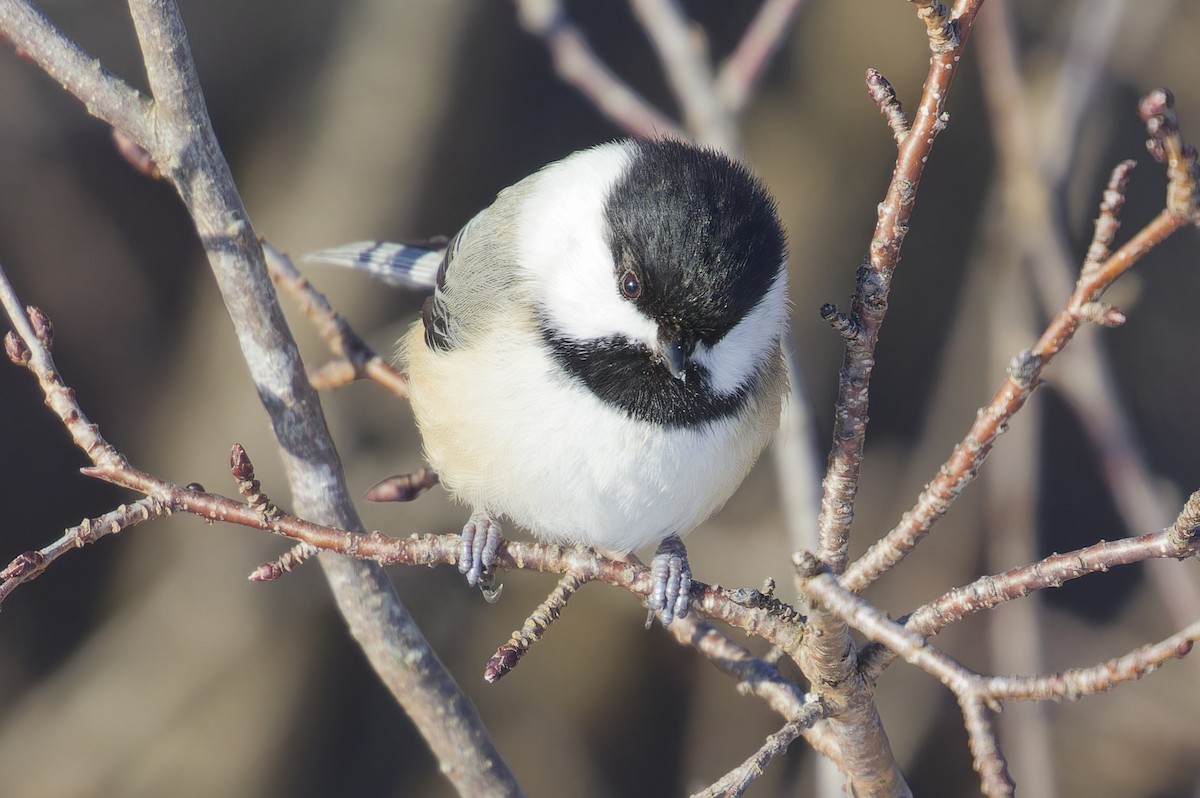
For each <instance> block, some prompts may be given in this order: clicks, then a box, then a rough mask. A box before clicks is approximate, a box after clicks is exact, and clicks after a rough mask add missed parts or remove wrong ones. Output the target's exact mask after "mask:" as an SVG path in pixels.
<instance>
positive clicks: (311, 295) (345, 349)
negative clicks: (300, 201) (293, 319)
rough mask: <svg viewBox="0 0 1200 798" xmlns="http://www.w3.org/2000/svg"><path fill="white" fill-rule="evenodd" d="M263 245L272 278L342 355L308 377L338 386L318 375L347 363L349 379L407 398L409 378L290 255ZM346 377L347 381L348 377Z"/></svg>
mask: <svg viewBox="0 0 1200 798" xmlns="http://www.w3.org/2000/svg"><path fill="white" fill-rule="evenodd" d="M262 246H263V253H264V255H265V256H266V263H267V270H268V271H269V273H270V275H271V280H272V281H273V282H274V283H275V284H276V285H278V286H279V287H281V288H283V289H284V290H285V291H287V292H288V294H290V295H291V297H292V298H293V299H294V300H295V301H296V304H297V305H299V307H300V311H301V312H302V313H304V315H305V316H307V317H308V318H309V320H310V321H312V323H313V324H315V325H316V327H317V332H319V333H320V334H321V338H322V340H324V341H325V343H326V344H327V345H328V346H329V348H330V349H331V350H333V352H334V354H336V355H339V356H340V357H341V358H342V361H334V363H329V364H326V366H325V367H324V368H322V369H321V370H319V371H317V372H314V373H311V374H309V381H310V382H311V383H312V384H313V386H314V387H317V388H321V387H336V384H335V385H328V384H327V383H325V384H323V381H322V380H321V379H319V377H318V375H321V374H325V373H327V370H328V369H329V367H330V366H336V365H338V364H339V363H344V364H346V365H348V366H349V369H350V375H349V377H350V379H358V378H368V379H371V380H374V381H375V382H377V383H379V384H380V385H382V386H383V387H384V388H385V389H387V390H388V391H389V392H391V393H392V394H393V395H394V396H396V397H397V398H399V399H407V398H408V379H407V378H406V377H405V376H404V375H403V374H401V373H400V372H399V371H397V370H396V369H395V368H394V367H393V366H392V365H391V364H390V363H388V362H387V361H386V360H384V359H383V358H382V357H380V356H379V354H378V353H376V352H375V350H373V349H371V347H369V346H367V342H366V341H364V340H363V339H362V336H360V335H359V334H358V333H357V332H355V331H354V329H353V328H352V327H351V326H350V324H349V323H348V322H347V321H346V319H345V318H344V317H343V316H342V315H341V314H340V313H337V312H335V311H334V309H333V305H331V304H330V303H329V300H328V299H326V298H325V295H324V294H322V293H321V292H320V291H318V290H317V289H316V288H314V287H313V284H312V283H310V282H309V281H308V278H307V277H305V276H304V275H303V274H301V273H300V270H299V269H297V268H296V266H295V264H294V263H292V259H291V258H289V257H288V256H287V255H285V254H283V253H282V252H280V251H279V250H277V249H275V248H274V247H273V246H271V245H270V244H269V243H267V242H266V241H263V242H262ZM346 381H347V382H348V381H349V379H347V380H346ZM341 384H344V383H341Z"/></svg>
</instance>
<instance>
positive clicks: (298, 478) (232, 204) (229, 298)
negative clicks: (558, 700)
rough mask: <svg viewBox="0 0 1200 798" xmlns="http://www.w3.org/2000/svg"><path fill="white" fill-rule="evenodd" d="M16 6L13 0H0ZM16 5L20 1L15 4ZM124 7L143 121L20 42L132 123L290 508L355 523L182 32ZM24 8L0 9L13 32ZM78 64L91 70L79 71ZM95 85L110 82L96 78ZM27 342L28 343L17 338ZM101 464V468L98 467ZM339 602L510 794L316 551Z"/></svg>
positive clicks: (378, 619)
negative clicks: (248, 390)
mask: <svg viewBox="0 0 1200 798" xmlns="http://www.w3.org/2000/svg"><path fill="white" fill-rule="evenodd" d="M13 8H18V7H17V6H15V5H13V4H12V3H9V4H5V5H4V6H3V10H4V11H5V12H8V11H9V10H10V9H13ZM21 8H25V6H22V7H21ZM130 15H131V17H132V19H133V23H134V29H135V31H136V33H137V37H138V42H139V45H140V47H141V51H142V60H143V63H144V65H145V69H146V77H147V80H148V83H149V86H150V89H151V94H152V96H153V98H154V100H153V102H154V106H153V113H152V115H151V114H150V113H149V111H148V110H147V115H148V117H150V116H152V119H153V124H152V125H151V124H150V121H149V118H148V119H147V121H146V123H145V125H144V127H143V128H142V129H140V130H139V129H131V125H129V124H128V120H127V116H128V103H126V105H122V102H123V100H126V99H127V97H128V94H127V93H126V94H124V95H122V94H121V93H120V92H118V91H106V92H96V93H89V92H88V91H86V90H80V88H79V87H81V86H83V87H87V86H90V85H94V84H95V83H96V78H95V76H96V75H99V74H100V70H99V69H98V67H97V62H95V61H91V60H90V59H80V58H79V57H78V53H79V52H80V51H79V48H78V47H77V46H75V45H73V44H71V43H70V42H69V40H67V39H66V38H65V37H63V36H62V35H61V33H59V32H58V31H56V30H53V29H52V28H49V29H47V28H48V26H43V27H42V29H41V30H42V35H41V36H40V38H33V37H26V38H25V40H22V41H19V42H18V43H19V45H20V46H21V47H22V48H23V49H24V50H25V51H26V52H28V53H29V55H30V57H31V58H32V59H33V60H34V61H35V62H36V63H39V64H44V65H46V68H47V69H48V70H49V71H51V73H52V74H53V75H54V76H55V77H56V78H57V79H58V80H59V81H60V82H61V83H62V84H63V85H65V86H66V87H67V88H68V89H73V90H75V92H76V94H77V96H79V98H80V99H81V100H82V101H83V102H84V103H85V104H86V105H87V107H88V108H89V109H90V110H91V112H92V113H94V114H96V115H97V116H101V117H102V118H105V119H110V120H113V121H114V123H116V124H117V125H118V126H119V127H121V128H122V129H123V130H125V131H126V132H127V133H129V134H130V135H131V136H132V137H133V138H134V139H135V140H136V141H137V143H138V144H140V145H141V146H142V147H143V148H144V149H145V150H146V151H147V153H148V154H149V155H150V157H151V158H152V159H153V160H154V161H155V162H156V163H157V164H158V166H159V168H160V170H161V171H162V173H163V174H164V176H165V177H166V178H167V179H168V180H169V181H170V182H171V183H172V184H173V185H174V187H175V189H176V191H177V192H178V194H179V196H180V198H181V199H182V200H183V202H184V204H185V206H186V207H187V209H188V212H189V214H190V215H191V217H192V220H193V223H194V224H195V227H196V231H197V234H198V236H199V238H200V241H201V243H202V244H203V246H204V248H205V252H206V254H207V256H208V259H209V263H210V265H211V267H212V269H213V274H214V276H215V277H216V282H217V285H218V288H219V289H220V291H221V295H222V299H223V301H224V302H225V306H226V309H227V310H228V312H229V315H230V317H231V319H232V320H233V322H234V324H233V326H234V331H235V334H236V335H237V338H238V344H239V346H240V348H241V351H242V354H243V357H244V358H245V360H246V363H247V366H248V368H249V370H250V373H251V375H252V377H253V378H254V381H255V384H256V386H257V388H258V392H259V395H260V396H261V397H262V400H263V402H264V406H265V409H266V411H267V413H268V416H269V417H270V420H271V423H272V427H273V430H274V432H275V436H276V439H277V441H278V443H279V451H280V454H281V457H282V459H283V464H284V469H285V471H286V473H287V475H288V479H289V482H290V487H291V492H292V497H293V500H294V502H295V505H296V509H297V510H298V511H299V512H301V513H303V514H304V515H306V516H308V517H311V518H316V519H319V520H323V521H328V522H330V523H331V524H333V525H337V526H351V527H359V526H361V524H360V522H359V520H358V518H357V515H356V513H355V511H354V507H353V503H352V502H351V500H350V498H349V495H348V494H347V491H346V487H345V481H344V479H343V478H342V472H341V467H340V463H339V461H338V457H337V453H336V451H335V449H334V447H333V443H332V441H331V440H330V438H329V432H328V426H327V425H326V423H325V419H324V415H323V413H322V411H321V406H320V402H319V401H318V399H317V396H316V392H315V391H314V390H313V389H312V388H311V386H309V384H308V382H307V379H306V376H305V374H304V370H303V363H302V361H301V359H300V356H299V352H298V351H297V349H296V345H295V341H294V340H293V339H292V338H291V335H290V333H289V332H288V328H287V323H286V321H285V319H284V317H283V313H282V311H281V310H280V308H279V305H278V303H277V302H276V301H275V290H274V288H273V286H272V285H271V282H270V279H269V278H268V276H267V272H266V267H265V265H264V263H263V255H262V248H261V246H259V243H258V241H257V240H256V238H255V236H254V230H253V228H252V227H251V225H250V223H249V221H248V218H249V217H248V215H247V213H246V210H245V207H244V206H243V204H242V201H241V198H240V196H239V195H238V193H237V190H236V187H235V185H234V182H233V178H232V175H231V174H230V170H229V165H228V163H227V162H226V161H225V159H224V156H223V155H222V153H221V149H220V146H219V144H218V143H217V140H216V136H215V134H214V132H213V129H212V124H211V121H210V119H209V117H208V112H207V107H206V103H205V99H204V95H203V92H202V90H201V88H200V84H199V80H198V78H197V76H196V70H195V65H194V64H193V62H192V59H191V52H190V49H189V46H188V40H187V33H186V30H185V28H184V26H183V21H182V19H181V18H180V15H179V10H178V8H177V7H176V6H175V4H174V3H173V2H171V1H170V0H130ZM22 22H23V20H16V21H14V19H13V16H12V15H7V16H3V17H0V26H2V27H3V29H4V30H5V32H6V33H7V34H10V35H13V36H14V41H16V40H17V39H16V37H17V36H18V35H20V34H21V31H20V30H17V31H10V30H9V28H11V27H14V26H19V25H20V24H22ZM89 75H90V76H91V77H89ZM104 85H108V84H107V83H105V84H104ZM27 343H28V342H27ZM102 470H103V469H102ZM322 566H323V567H324V568H325V571H326V574H327V576H328V578H329V580H330V585H331V589H332V591H333V593H334V596H335V598H336V599H337V601H338V606H339V609H340V610H341V611H342V614H343V616H344V617H345V618H346V620H347V623H348V625H349V627H350V630H351V634H353V635H354V637H355V639H356V640H357V641H358V643H359V644H360V645H361V646H362V647H363V650H364V651H365V652H366V654H367V656H368V658H369V659H370V660H371V662H372V664H373V665H374V667H375V669H376V671H377V672H378V673H379V674H380V676H381V677H382V678H383V680H384V681H385V683H387V685H388V687H389V688H390V689H391V691H392V693H393V695H394V696H395V698H396V699H397V701H398V702H399V703H400V704H401V705H402V706H403V707H404V708H405V710H406V711H407V712H408V714H409V716H410V717H411V718H412V719H413V721H414V723H415V724H416V726H417V727H418V728H419V729H420V731H421V733H422V735H423V736H424V738H425V740H426V741H427V742H428V743H429V745H430V746H431V748H433V750H434V752H435V755H436V756H437V757H438V760H439V762H440V763H441V766H442V770H443V772H444V773H445V774H446V775H447V777H448V778H449V779H450V780H451V781H452V782H454V783H455V784H456V785H457V786H458V788H459V789H460V790H464V791H475V792H491V793H495V794H504V795H518V794H520V788H519V786H518V785H517V783H516V780H515V778H514V777H513V775H512V773H511V771H510V770H509V769H508V767H507V765H506V764H505V763H504V761H503V759H502V758H501V757H500V756H499V754H498V753H497V752H496V750H495V747H494V746H493V745H492V743H491V740H490V739H489V738H488V735H487V732H486V730H485V729H484V727H483V724H482V722H481V720H480V719H479V716H478V714H477V712H475V710H474V707H472V706H471V704H470V702H469V701H467V700H466V698H465V696H463V694H462V691H461V690H460V689H459V688H458V686H457V685H456V684H455V683H454V680H453V679H452V678H451V677H450V675H449V673H448V672H447V671H446V669H445V667H444V666H443V665H442V664H441V662H440V661H439V660H438V659H437V657H436V656H435V655H434V653H433V651H432V649H430V647H429V645H428V643H427V642H426V641H425V639H424V637H423V636H422V635H421V633H420V630H419V629H418V628H417V626H416V624H415V623H414V622H413V620H412V618H411V616H409V614H408V612H407V610H406V609H405V608H404V606H403V605H402V604H401V603H400V601H399V599H398V598H397V596H396V594H395V591H394V589H393V588H392V586H391V583H390V582H389V581H388V579H387V576H386V574H384V573H383V571H382V570H381V569H380V568H379V567H378V566H376V565H373V564H369V563H360V562H354V561H350V560H342V559H337V558H323V559H322Z"/></svg>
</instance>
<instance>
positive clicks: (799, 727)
mask: <svg viewBox="0 0 1200 798" xmlns="http://www.w3.org/2000/svg"><path fill="white" fill-rule="evenodd" d="M811 706H812V707H813V709H812V712H811V713H810V714H809V716H807V717H805V718H804V719H802V720H792V721H788V722H787V723H785V724H784V725H783V728H782V729H780V730H779V731H777V732H775V733H774V734H772V735H771V736H769V737H768V738H767V740H766V742H765V743H763V745H762V747H761V748H759V749H758V750H757V751H755V752H754V755H753V756H751V757H750V758H749V759H747V760H746V761H745V762H743V763H742V764H740V765H738V766H737V767H736V768H734V769H733V770H731V771H730V772H729V773H727V774H725V775H724V776H722V777H721V778H720V779H718V780H717V781H715V782H713V784H712V785H711V786H709V787H708V788H707V789H704V790H701V791H700V792H698V793H694V794H693V795H692V798H737V797H738V796H740V795H742V794H743V793H745V792H746V790H747V789H749V787H750V785H751V784H753V783H754V781H755V780H756V779H757V778H758V777H759V776H761V775H762V774H763V769H764V768H765V767H766V766H767V765H769V764H770V763H771V760H773V759H775V757H777V756H780V755H782V754H786V753H787V750H788V748H789V747H790V746H791V744H792V743H793V742H795V741H796V738H797V737H799V736H800V734H801V733H802V732H803V731H804V729H806V728H808V726H809V725H811V724H813V723H816V722H817V721H818V720H819V719H820V718H821V717H822V710H823V707H822V706H821V705H820V703H819V702H816V701H814V702H812V705H811Z"/></svg>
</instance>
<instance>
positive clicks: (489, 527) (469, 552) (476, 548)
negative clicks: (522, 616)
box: [458, 511, 504, 603]
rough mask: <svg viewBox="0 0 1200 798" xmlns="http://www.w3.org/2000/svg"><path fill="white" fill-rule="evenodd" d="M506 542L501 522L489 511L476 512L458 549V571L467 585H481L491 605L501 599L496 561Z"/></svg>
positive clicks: (480, 587)
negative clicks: (496, 583) (497, 581)
mask: <svg viewBox="0 0 1200 798" xmlns="http://www.w3.org/2000/svg"><path fill="white" fill-rule="evenodd" d="M502 540H504V537H503V531H502V530H501V528H500V523H499V522H498V521H496V519H494V518H492V516H491V515H489V514H488V513H486V512H483V511H477V512H475V513H472V515H471V520H469V521H467V523H466V525H464V526H463V530H462V541H461V543H460V544H459V549H458V570H459V573H461V574H463V575H464V576H466V577H467V584H468V585H471V586H472V587H474V586H478V587H479V589H480V590H482V591H483V597H484V598H485V599H487V600H488V602H489V603H491V602H494V601H495V600H496V599H497V598H499V596H500V590H501V588H499V587H496V588H495V589H493V585H494V584H495V581H496V559H497V554H498V553H499V551H500V542H501V541H502Z"/></svg>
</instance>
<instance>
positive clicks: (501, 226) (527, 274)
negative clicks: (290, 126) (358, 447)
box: [308, 138, 789, 626]
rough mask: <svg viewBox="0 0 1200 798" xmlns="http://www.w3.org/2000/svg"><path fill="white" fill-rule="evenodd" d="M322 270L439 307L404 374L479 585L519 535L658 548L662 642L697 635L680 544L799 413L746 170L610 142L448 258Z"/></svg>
mask: <svg viewBox="0 0 1200 798" xmlns="http://www.w3.org/2000/svg"><path fill="white" fill-rule="evenodd" d="M443 241H444V239H443ZM308 259H309V260H313V261H317V262H324V263H333V264H338V265H342V266H350V267H353V268H357V269H361V270H366V271H369V272H372V273H374V274H375V275H376V276H378V277H381V278H382V279H384V280H385V281H386V282H389V283H392V284H395V285H402V286H407V287H410V288H428V287H429V286H432V288H433V293H432V295H431V296H430V297H429V298H428V299H427V300H426V301H425V304H424V307H423V309H422V312H421V317H420V319H419V320H417V321H416V322H415V323H414V324H413V325H412V326H411V328H410V329H409V330H408V332H407V334H405V335H404V337H403V338H402V339H401V340H400V342H399V344H398V359H399V363H400V366H401V368H402V369H403V370H404V371H405V372H406V373H407V376H408V379H409V382H410V386H409V387H410V394H411V395H410V401H411V403H412V410H413V413H414V416H415V419H416V424H417V427H418V429H419V432H420V435H421V438H422V440H423V444H424V455H425V459H426V460H427V461H428V463H429V465H430V466H431V467H432V468H433V469H434V470H435V471H436V472H437V474H438V475H439V476H440V478H441V481H442V483H443V484H444V485H445V486H446V488H447V489H448V490H449V491H450V493H451V495H452V496H453V497H454V498H455V499H457V500H458V501H459V502H461V503H463V504H465V505H466V506H467V507H468V508H470V511H471V513H470V518H469V520H468V521H467V522H466V524H465V525H464V527H463V530H462V534H461V542H460V549H459V554H458V568H459V570H460V571H461V572H462V573H463V574H464V575H465V576H466V579H467V582H468V583H469V584H471V585H478V586H480V587H483V588H490V587H491V586H492V584H493V581H492V580H493V576H494V573H495V566H496V562H497V558H498V550H499V546H500V544H501V541H502V540H503V526H502V525H508V524H515V525H516V526H518V527H520V528H523V529H525V530H527V531H528V532H529V533H531V534H532V535H533V537H535V538H536V539H538V540H540V541H543V542H549V543H558V544H565V545H573V546H583V547H592V548H595V549H597V550H600V551H603V552H606V553H612V554H616V555H627V554H628V553H629V552H632V551H634V550H637V549H641V548H644V547H649V546H650V545H657V548H656V551H655V554H654V557H653V559H652V560H651V567H650V570H651V575H652V588H651V590H650V593H649V595H648V597H647V606H648V608H649V617H648V619H647V625H649V623H650V622H651V620H652V619H653V618H654V617H655V615H656V614H657V617H659V619H660V621H661V623H662V624H663V625H664V626H669V625H670V624H671V623H672V622H673V620H674V619H675V618H677V617H684V616H686V614H687V613H688V607H689V601H690V593H691V584H692V571H691V566H690V564H689V562H688V557H687V550H686V548H685V546H684V544H683V541H682V537H683V536H684V535H685V534H687V533H688V532H690V531H692V530H693V529H694V528H695V527H697V526H699V525H700V524H701V523H702V522H703V521H705V520H706V519H707V518H709V517H710V516H711V515H712V514H713V513H715V512H716V511H717V510H718V509H719V508H720V507H721V506H722V505H723V504H724V503H725V502H726V500H727V499H728V498H729V497H730V496H731V495H732V494H733V492H734V491H735V490H736V489H737V487H738V486H739V485H740V484H741V482H742V480H743V479H744V478H745V476H746V474H747V473H748V472H749V470H750V468H751V466H752V465H753V464H754V462H755V460H756V459H757V458H758V456H759V454H760V453H761V452H762V451H763V449H764V447H765V446H766V445H767V443H768V442H769V440H770V438H771V436H772V434H773V433H774V431H775V430H776V429H777V427H778V425H779V419H780V413H781V412H782V409H783V406H784V405H785V403H786V402H787V401H788V393H787V379H786V373H785V366H784V360H783V354H782V340H783V336H785V335H787V334H788V315H789V302H788V293H787V291H788V267H787V260H788V259H787V243H786V238H785V233H784V230H783V226H782V224H781V222H780V219H779V213H778V210H777V205H776V202H775V200H774V199H773V197H772V196H771V194H770V192H769V191H768V190H767V188H766V187H765V185H764V184H763V182H762V181H761V180H760V179H759V178H758V177H757V176H755V175H754V174H753V173H752V172H751V170H750V169H749V168H748V167H747V166H746V165H744V164H743V163H741V162H740V161H738V160H735V159H733V158H732V157H730V156H729V155H727V154H725V153H723V152H720V151H718V150H716V149H711V148H707V147H702V146H697V145H694V144H691V143H687V142H683V141H678V140H674V139H669V138H663V139H656V140H638V139H623V140H618V141H612V142H608V143H604V144H600V145H597V146H594V147H591V148H589V149H584V150H581V151H579V152H575V153H573V154H571V155H568V156H567V157H565V158H563V159H561V160H558V161H555V162H554V163H551V164H549V165H547V166H545V167H543V168H541V169H540V170H538V171H536V172H534V173H533V174H531V175H530V176H529V177H526V178H525V179H523V180H521V181H520V182H517V183H515V184H514V185H512V186H510V187H509V188H506V189H504V190H503V191H501V192H500V193H499V194H498V195H497V196H496V199H495V201H494V202H493V203H492V204H491V205H490V206H489V207H487V208H486V209H484V210H483V211H481V212H479V213H478V214H477V215H476V216H474V217H473V218H472V219H471V220H470V221H469V222H468V223H467V224H466V225H465V226H464V227H463V228H462V229H461V230H460V231H459V232H458V233H457V234H456V235H455V236H453V238H451V239H450V240H449V242H448V243H446V244H445V246H444V248H437V247H434V246H430V245H428V244H426V245H423V246H419V245H406V244H396V243H390V242H380V241H361V242H356V243H353V244H347V245H344V246H339V247H334V248H331V249H325V250H321V251H319V252H315V253H312V254H310V255H309V256H308ZM485 594H486V590H485Z"/></svg>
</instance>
